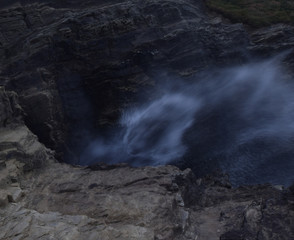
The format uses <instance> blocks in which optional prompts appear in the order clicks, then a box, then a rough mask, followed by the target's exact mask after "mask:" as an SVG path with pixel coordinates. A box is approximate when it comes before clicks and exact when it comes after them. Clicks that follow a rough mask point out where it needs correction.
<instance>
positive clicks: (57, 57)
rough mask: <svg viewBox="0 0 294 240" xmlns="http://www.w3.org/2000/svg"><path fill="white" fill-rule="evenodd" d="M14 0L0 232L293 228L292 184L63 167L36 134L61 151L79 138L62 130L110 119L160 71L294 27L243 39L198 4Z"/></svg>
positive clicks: (216, 58) (223, 234)
mask: <svg viewBox="0 0 294 240" xmlns="http://www.w3.org/2000/svg"><path fill="white" fill-rule="evenodd" d="M15 2H16V1H15ZM17 2H19V1H17ZM20 2H21V3H22V4H19V3H15V4H14V5H13V6H11V5H10V6H8V5H9V4H8V3H7V2H5V3H4V2H3V1H0V3H1V6H4V5H5V8H3V9H1V10H0V29H1V31H0V62H1V64H0V85H1V87H0V113H1V115H0V219H1V221H0V239H6V240H10V239H11V240H16V239H46V240H47V239H95V240H96V239H101V240H107V239H110V240H111V239H120V240H122V239H134V240H135V239H148V240H149V239H150V240H151V239H158V240H159V239H166V240H172V239H183V240H184V239H185V240H186V239H193V240H195V239H197V240H213V239H222V240H228V239H234V240H237V239H248V240H251V239H252V240H253V239H260V240H261V239H262V240H265V239H268V240H270V239H274V240H276V239H285V240H289V239H294V229H293V226H294V222H293V221H294V208H293V206H294V191H293V186H292V187H290V188H289V189H283V187H281V186H275V187H273V186H271V185H258V186H245V187H239V188H232V187H231V185H230V183H229V181H228V177H227V176H226V175H223V174H220V173H216V174H214V175H211V176H207V177H204V178H201V179H196V178H195V176H194V174H193V173H192V172H191V170H189V169H187V170H185V171H181V170H179V169H178V168H176V167H173V166H161V167H142V168H131V167H129V166H127V165H124V164H120V165H114V166H108V165H103V164H99V165H95V166H91V167H89V168H86V167H80V166H69V165H66V164H60V163H58V162H56V160H55V158H54V152H52V151H51V150H48V148H46V147H45V146H44V145H43V144H41V143H40V142H39V141H41V142H42V143H44V144H46V146H47V147H50V148H51V149H54V150H56V152H57V154H55V156H58V157H59V158H62V157H63V156H62V154H63V153H64V152H65V150H64V149H65V148H66V147H67V146H68V145H70V144H72V146H75V143H70V144H68V143H67V139H69V138H71V139H77V141H79V140H81V138H80V137H81V136H78V135H75V133H72V132H70V130H69V129H73V128H82V127H83V126H85V125H87V124H89V126H91V127H93V128H94V129H99V127H101V126H105V125H111V124H113V123H114V122H115V121H116V120H117V119H118V117H119V115H120V111H121V110H122V109H124V108H126V107H128V106H130V105H133V104H135V102H136V100H137V97H138V93H140V94H144V93H146V94H147V93H150V92H152V90H153V87H154V86H156V84H157V83H158V81H159V79H160V77H161V76H165V74H162V71H163V72H171V73H172V75H177V76H182V77H183V76H190V75H192V74H194V73H195V72H198V71H200V70H202V69H205V68H208V67H210V66H215V65H217V66H224V65H227V64H230V63H232V62H234V63H240V62H245V61H246V59H247V55H248V54H250V53H254V54H257V53H258V54H265V52H266V54H267V53H269V54H272V53H273V52H278V51H280V50H283V49H287V48H288V47H289V46H290V47H291V46H292V45H293V31H292V30H293V29H292V28H291V27H289V26H276V27H273V28H268V29H264V30H258V31H256V32H254V33H252V34H251V35H250V36H248V35H247V33H246V31H245V30H244V28H243V26H242V24H235V25H230V24H224V23H222V22H221V21H220V20H218V19H211V18H210V17H209V16H207V15H206V14H205V11H204V7H203V4H202V2H200V1H188V0H186V1H172V0H169V1H145V2H142V1H135V0H133V1H108V2H107V3H105V1H84V2H83V5H82V6H80V5H79V4H77V2H79V1H39V2H38V3H34V1H30V0H27V1H20ZM41 2H42V3H41ZM28 3H29V5H28ZM11 4H13V1H12V2H11ZM70 4H72V5H70ZM89 6H90V7H89ZM276 39H278V40H276ZM275 41H278V43H276V42H275ZM248 50H249V52H248ZM291 61H292V60H291V58H289V59H288V62H289V64H290V66H292V65H291V64H292V62H291ZM18 98H19V101H18V100H17V99H18ZM92 108H95V109H96V110H97V111H95V114H93V115H92V114H90V112H91V111H89V109H92ZM23 117H24V120H23ZM82 130H83V129H82ZM32 131H33V132H34V134H36V135H37V136H38V138H37V136H36V135H34V134H33V133H32ZM81 132H83V131H81ZM84 132H87V129H84Z"/></svg>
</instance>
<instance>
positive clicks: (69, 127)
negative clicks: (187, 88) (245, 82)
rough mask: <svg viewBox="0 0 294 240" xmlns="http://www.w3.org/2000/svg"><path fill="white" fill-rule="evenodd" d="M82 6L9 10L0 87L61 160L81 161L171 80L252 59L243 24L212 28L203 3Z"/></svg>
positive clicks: (25, 4) (26, 4)
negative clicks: (91, 143)
mask: <svg viewBox="0 0 294 240" xmlns="http://www.w3.org/2000/svg"><path fill="white" fill-rule="evenodd" d="M21 3H22V4H21ZM77 3H81V1H40V2H37V3H36V2H34V1H21V2H20V3H19V4H14V5H12V6H6V7H5V8H3V9H2V10H0V29H1V33H0V63H1V64H0V85H3V86H6V89H7V90H13V91H15V92H17V94H18V95H19V97H20V104H21V106H22V108H23V110H24V112H25V122H26V124H27V126H28V127H29V128H30V129H31V130H32V131H33V132H34V133H35V134H36V135H37V136H38V138H39V139H40V141H41V142H42V143H44V144H45V145H46V146H47V147H49V148H51V149H54V150H55V151H56V153H57V157H58V158H59V159H63V158H64V155H63V154H64V152H66V151H67V150H69V151H67V153H68V152H70V151H72V152H73V156H71V157H72V158H74V156H75V155H78V153H79V151H81V149H83V148H84V146H83V144H81V143H82V142H85V141H83V140H85V138H86V137H88V136H89V135H91V134H92V133H95V132H96V133H97V131H98V132H99V134H101V131H102V130H103V129H104V130H105V129H107V127H111V126H113V125H114V124H115V123H116V121H117V120H118V119H119V117H120V115H121V112H122V111H123V109H126V108H127V107H130V106H134V105H135V104H136V103H137V102H138V100H139V99H140V100H142V98H143V99H144V96H149V97H150V96H152V93H153V91H154V87H156V86H157V85H158V84H159V83H160V82H162V81H163V80H168V78H169V77H168V76H166V74H165V73H167V72H168V73H169V74H171V75H173V76H190V75H191V74H194V73H196V72H198V71H201V70H202V69H206V68H209V67H211V66H224V65H227V64H230V63H232V62H233V63H235V64H236V63H240V62H244V61H246V59H247V53H246V47H247V46H249V39H248V36H247V34H246V32H245V30H244V28H243V26H242V24H235V25H228V24H223V23H221V22H220V21H219V20H218V19H211V18H210V17H209V16H207V15H206V14H205V9H204V6H203V3H202V2H201V1H191V0H181V1H179V0H177V1H175V0H169V1H136V0H132V1H107V3H106V2H105V1H83V4H82V5H81V4H80V5H78V4H77ZM89 6H91V7H89ZM86 126H87V127H86ZM73 129H75V130H73ZM77 129H78V130H77ZM90 129H91V130H90ZM84 136H86V137H84ZM76 139H80V140H79V141H77V140H76ZM78 146H80V148H81V149H79V148H78Z"/></svg>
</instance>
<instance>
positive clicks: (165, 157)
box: [79, 56, 294, 185]
mask: <svg viewBox="0 0 294 240" xmlns="http://www.w3.org/2000/svg"><path fill="white" fill-rule="evenodd" d="M281 58H282V57H281V56H279V57H276V58H274V59H270V60H267V61H262V62H253V63H250V64H246V65H243V66H238V67H232V68H227V69H221V70H220V69H215V70H211V71H209V72H202V73H200V74H197V76H194V77H193V78H190V79H189V80H185V81H184V80H181V79H172V78H170V77H169V78H168V79H161V84H159V85H158V92H157V94H156V95H157V97H155V98H152V100H151V101H149V102H144V103H142V104H141V106H140V107H137V108H133V109H129V110H127V111H125V112H124V113H123V114H122V117H121V120H120V127H119V128H118V129H117V130H116V131H115V134H112V135H111V137H107V138H102V137H99V136H95V137H88V138H87V141H86V143H85V142H84V143H83V145H84V146H86V145H87V146H86V147H85V149H84V150H83V153H82V154H81V156H80V160H79V164H81V165H91V164H95V163H97V162H106V163H110V164H114V163H118V162H127V163H129V164H131V165H133V166H144V165H164V164H175V165H177V166H179V167H180V168H183V169H184V168H187V167H189V168H191V169H192V170H193V171H194V173H195V174H196V175H197V176H203V175H204V174H207V173H210V172H212V171H215V170H218V169H221V170H223V171H225V172H227V173H229V175H230V178H231V181H232V183H233V184H234V185H241V184H255V183H265V182H270V183H272V184H284V185H289V184H291V183H292V182H293V181H294V176H293V169H294V162H293V155H294V149H293V144H294V122H293V119H294V95H293V91H294V85H293V81H291V79H290V78H289V76H288V75H287V74H286V73H285V71H284V70H283V68H282V66H281Z"/></svg>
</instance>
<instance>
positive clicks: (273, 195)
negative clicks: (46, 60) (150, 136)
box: [0, 89, 294, 240]
mask: <svg viewBox="0 0 294 240" xmlns="http://www.w3.org/2000/svg"><path fill="white" fill-rule="evenodd" d="M11 95H12V96H15V95H14V94H13V93H10V92H6V91H4V90H3V89H2V90H0V96H1V99H0V106H5V109H6V110H5V111H4V112H8V114H6V115H5V116H6V117H5V118H7V119H9V117H10V116H11V113H9V111H10V109H18V103H17V98H9V96H11ZM20 113H21V111H18V113H17V112H16V113H15V117H16V118H15V119H18V120H17V121H16V122H14V121H11V122H10V121H6V125H5V127H4V126H3V125H2V126H1V128H0V133H1V134H0V156H1V162H0V163H1V167H0V176H1V181H0V186H1V189H0V218H1V221H0V239H6V240H16V239H93V240H94V239H95V240H97V239H101V240H107V239H109V240H112V239H120V240H123V239H126V240H127V239H128V240H129V239H134V240H135V239H146V240H147V239H148V240H149V239H150V240H153V239H158V240H159V239H166V240H172V239H183V240H184V239H185V240H186V239H193V240H194V239H200V240H213V239H223V240H224V239H227V240H228V239H234V240H235V239H248V240H251V239H252V240H253V239H264V240H265V239H285V240H286V239H287V240H288V239H293V238H294V228H293V226H294V208H293V206H294V191H293V187H291V188H289V189H283V188H282V187H281V186H275V187H273V186H271V185H258V186H246V187H239V188H236V189H234V188H232V187H231V185H230V183H229V181H228V176H227V175H224V174H222V173H215V174H214V175H211V176H207V177H205V178H202V179H196V178H195V177H194V174H193V173H192V171H191V170H190V169H186V170H185V171H181V170H179V169H178V168H176V167H174V166H159V167H142V168H132V167H129V166H127V165H125V164H119V165H111V166H109V165H106V164H98V165H93V166H91V167H80V166H70V165H66V164H61V163H57V162H56V161H55V160H54V158H53V153H52V151H49V150H47V149H46V148H45V147H44V146H43V145H42V144H40V143H39V142H38V140H37V138H36V137H35V135H33V134H32V133H31V132H30V131H29V130H28V128H27V127H26V126H25V125H24V124H23V123H22V121H21V115H20ZM12 114H13V112H12ZM8 122H10V123H9V124H8Z"/></svg>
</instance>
